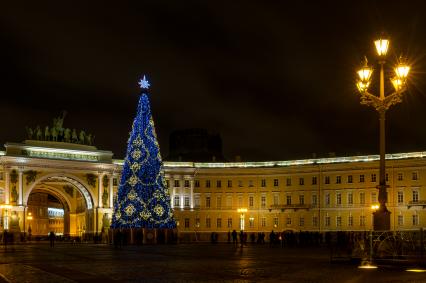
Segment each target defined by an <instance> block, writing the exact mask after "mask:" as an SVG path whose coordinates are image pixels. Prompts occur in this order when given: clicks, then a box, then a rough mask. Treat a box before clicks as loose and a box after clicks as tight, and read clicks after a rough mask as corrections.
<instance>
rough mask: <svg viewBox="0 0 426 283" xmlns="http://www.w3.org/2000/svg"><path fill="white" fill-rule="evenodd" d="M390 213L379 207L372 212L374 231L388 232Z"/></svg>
mask: <svg viewBox="0 0 426 283" xmlns="http://www.w3.org/2000/svg"><path fill="white" fill-rule="evenodd" d="M390 214H391V213H390V211H389V210H387V208H386V207H382V206H381V207H380V208H379V210H377V211H375V212H373V218H374V231H389V230H390Z"/></svg>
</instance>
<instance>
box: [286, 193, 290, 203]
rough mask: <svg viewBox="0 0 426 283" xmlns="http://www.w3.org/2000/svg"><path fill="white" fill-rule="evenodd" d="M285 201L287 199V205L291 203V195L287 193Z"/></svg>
mask: <svg viewBox="0 0 426 283" xmlns="http://www.w3.org/2000/svg"><path fill="white" fill-rule="evenodd" d="M286 201H287V205H291V196H289V195H288V196H287V200H286Z"/></svg>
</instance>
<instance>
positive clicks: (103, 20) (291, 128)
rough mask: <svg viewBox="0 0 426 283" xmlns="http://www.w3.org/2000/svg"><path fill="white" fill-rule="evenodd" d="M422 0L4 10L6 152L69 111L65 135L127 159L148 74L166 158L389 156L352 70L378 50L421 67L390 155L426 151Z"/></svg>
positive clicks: (393, 118)
mask: <svg viewBox="0 0 426 283" xmlns="http://www.w3.org/2000/svg"><path fill="white" fill-rule="evenodd" d="M424 6H425V5H424V4H423V3H422V2H421V1H419V2H415V1H410V2H407V3H405V2H400V1H399V2H392V1H386V2H380V1H356V2H355V1H353V2H351V3H349V2H347V1H346V2H344V3H343V2H338V1H335V2H334V1H329V2H328V1H321V2H318V3H317V2H314V1H312V2H308V1H300V2H298V4H291V5H290V4H289V2H288V1H282V3H272V2H270V3H267V2H265V1H257V2H254V1H241V2H239V1H237V2H234V1H228V2H223V3H221V2H218V1H206V2H200V1H189V2H188V1H187V2H173V1H138V2H136V1H135V2H130V1H129V2H125V1H122V2H121V3H120V4H119V3H115V4H114V5H107V4H106V3H95V2H90V3H89V4H87V3H81V4H77V3H75V2H69V3H68V4H64V3H62V2H57V1H56V2H51V3H49V5H47V4H41V3H38V2H37V3H26V5H25V6H24V5H23V4H22V3H11V2H10V3H8V4H7V5H6V6H5V7H4V8H2V11H1V18H0V24H1V26H0V34H1V39H0V43H1V48H2V52H1V53H0V60H1V62H2V67H1V68H0V72H1V73H0V75H1V76H0V83H1V92H2V95H1V97H2V99H1V104H0V111H1V112H0V113H1V115H2V120H1V121H2V122H1V128H0V129H1V131H0V142H1V143H5V142H7V141H20V140H23V139H24V132H25V131H24V126H25V125H32V126H35V125H36V124H47V123H49V122H50V119H51V118H53V117H54V116H56V115H58V114H59V113H60V111H61V110H62V109H67V110H68V116H67V118H66V120H65V126H68V127H72V128H74V127H75V128H82V129H86V130H87V131H90V132H93V133H94V134H95V135H96V143H97V145H98V147H99V148H102V149H108V150H112V151H114V153H115V154H116V156H117V157H122V156H123V154H124V151H125V146H126V140H127V135H128V131H129V130H130V126H131V122H132V119H133V115H134V113H135V111H136V109H135V108H136V103H137V99H138V92H139V90H138V87H137V80H138V78H139V77H140V75H142V74H143V73H147V74H149V77H150V80H151V84H152V92H151V103H152V109H153V113H154V118H155V121H156V126H157V132H158V135H159V138H160V145H161V147H162V150H163V155H167V154H166V152H167V147H168V135H169V134H170V133H171V132H172V131H173V130H175V129H181V128H190V127H202V128H207V129H210V130H212V131H216V132H219V133H221V134H222V138H223V141H224V150H225V155H226V156H227V157H229V158H232V157H233V156H235V155H241V156H242V157H243V159H244V160H266V159H289V158H304V157H309V156H311V154H312V153H313V152H317V153H318V154H319V155H323V154H326V153H328V152H336V154H338V155H345V154H354V153H357V152H361V153H375V152H377V147H378V146H377V144H378V138H377V137H378V119H377V115H376V113H375V112H374V111H373V110H372V109H368V108H366V107H365V106H361V105H360V104H359V98H358V97H357V94H356V89H355V87H354V82H355V73H354V70H355V69H356V68H357V67H358V66H359V62H360V61H361V59H362V57H363V55H364V54H366V55H368V56H369V57H370V58H371V60H372V61H374V60H373V59H374V53H373V52H374V50H373V45H372V40H373V39H374V37H375V36H376V35H378V34H380V33H381V32H382V31H386V32H387V33H388V34H389V35H390V36H391V38H392V48H393V49H391V50H390V58H392V59H393V60H394V59H395V58H397V56H399V55H400V53H403V54H406V55H407V56H408V57H409V59H410V61H411V62H413V63H414V65H413V75H412V79H411V80H412V82H411V85H410V92H409V93H408V94H407V95H406V97H404V103H403V104H401V105H398V106H396V107H395V108H394V109H392V110H391V111H390V112H389V115H388V120H387V123H388V124H387V125H388V128H387V130H388V150H389V151H393V152H395V151H411V150H424V149H425V142H426V132H425V131H423V130H422V122H423V121H424V120H425V118H426V112H425V111H423V109H424V106H425V103H426V97H425V94H424V89H425V85H424V81H425V80H424V79H425V72H424V70H425V63H424V55H425V47H426V42H425V40H426V38H425V37H424V34H425V32H426V30H425V29H426V12H425V11H426V9H425V7H424Z"/></svg>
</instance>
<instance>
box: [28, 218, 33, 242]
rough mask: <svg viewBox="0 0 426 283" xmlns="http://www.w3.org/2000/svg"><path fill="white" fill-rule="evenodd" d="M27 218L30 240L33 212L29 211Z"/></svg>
mask: <svg viewBox="0 0 426 283" xmlns="http://www.w3.org/2000/svg"><path fill="white" fill-rule="evenodd" d="M27 220H28V237H29V240H31V221H32V220H33V215H32V213H31V212H28V216H27Z"/></svg>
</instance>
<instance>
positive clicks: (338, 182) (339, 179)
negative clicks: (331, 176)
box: [336, 176, 342, 184]
mask: <svg viewBox="0 0 426 283" xmlns="http://www.w3.org/2000/svg"><path fill="white" fill-rule="evenodd" d="M341 183H342V176H336V184H341Z"/></svg>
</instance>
